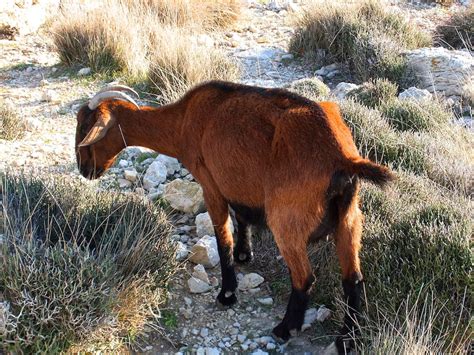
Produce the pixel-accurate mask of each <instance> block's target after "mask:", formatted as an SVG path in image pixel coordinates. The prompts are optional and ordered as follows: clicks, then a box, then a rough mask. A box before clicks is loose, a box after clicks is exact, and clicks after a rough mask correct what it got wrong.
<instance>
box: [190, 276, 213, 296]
mask: <svg viewBox="0 0 474 355" xmlns="http://www.w3.org/2000/svg"><path fill="white" fill-rule="evenodd" d="M188 287H189V291H191V293H204V292H208V291H209V290H211V286H210V285H209V284H208V283H206V282H204V281H202V280H200V279H197V278H195V277H194V276H192V277H191V278H190V279H189V280H188Z"/></svg>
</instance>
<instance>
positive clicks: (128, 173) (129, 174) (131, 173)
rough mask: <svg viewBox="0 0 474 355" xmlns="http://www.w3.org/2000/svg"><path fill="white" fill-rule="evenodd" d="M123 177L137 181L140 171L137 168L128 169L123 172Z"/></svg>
mask: <svg viewBox="0 0 474 355" xmlns="http://www.w3.org/2000/svg"><path fill="white" fill-rule="evenodd" d="M123 177H124V178H125V179H127V180H128V181H131V182H135V181H137V177H138V173H137V171H136V170H135V169H127V170H125V171H124V172H123Z"/></svg>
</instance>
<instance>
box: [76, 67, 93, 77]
mask: <svg viewBox="0 0 474 355" xmlns="http://www.w3.org/2000/svg"><path fill="white" fill-rule="evenodd" d="M90 73H91V68H89V67H86V68H82V69H81V70H79V71H78V72H77V75H79V76H85V75H89V74H90Z"/></svg>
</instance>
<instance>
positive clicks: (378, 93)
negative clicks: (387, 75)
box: [348, 79, 398, 108]
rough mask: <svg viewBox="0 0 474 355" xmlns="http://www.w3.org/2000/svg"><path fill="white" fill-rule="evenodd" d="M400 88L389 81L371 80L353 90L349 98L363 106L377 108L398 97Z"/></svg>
mask: <svg viewBox="0 0 474 355" xmlns="http://www.w3.org/2000/svg"><path fill="white" fill-rule="evenodd" d="M397 93H398V86H397V84H394V83H392V82H390V81H388V80H387V79H375V80H370V81H368V82H366V83H364V84H362V85H361V86H360V87H358V88H357V89H354V90H352V91H351V92H350V93H349V94H348V97H349V98H351V97H352V98H354V100H356V101H358V102H360V103H361V104H363V105H365V106H367V107H370V108H376V107H378V106H380V105H381V104H382V103H385V102H388V101H390V100H392V99H394V98H396V97H397Z"/></svg>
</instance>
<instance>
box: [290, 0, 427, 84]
mask: <svg viewBox="0 0 474 355" xmlns="http://www.w3.org/2000/svg"><path fill="white" fill-rule="evenodd" d="M430 43H431V38H430V37H429V35H427V34H425V33H424V32H423V31H421V30H420V29H418V28H416V27H414V26H413V24H408V23H407V22H405V20H404V18H403V17H402V16H401V15H399V14H395V13H392V12H390V11H388V10H387V9H386V6H384V4H383V3H382V2H381V1H377V0H364V1H360V2H353V3H351V4H347V2H343V1H336V2H335V3H331V4H328V3H327V2H323V1H321V0H313V1H312V2H311V4H310V6H309V8H308V9H306V10H305V11H304V13H303V15H302V16H301V17H300V18H299V19H298V20H297V29H296V31H295V35H294V36H293V38H292V39H291V43H290V50H291V51H292V52H294V53H295V54H298V55H305V56H308V57H309V58H311V57H312V58H315V57H317V55H318V51H319V50H323V51H324V52H325V54H326V56H325V58H324V59H325V61H331V62H334V61H337V62H345V63H348V64H349V66H350V69H351V71H352V72H353V73H354V74H355V75H356V78H357V79H359V80H361V81H366V80H368V79H369V78H376V77H383V78H387V79H389V80H391V81H394V82H400V81H402V80H403V79H404V75H405V70H406V68H405V60H404V58H403V56H402V55H401V53H402V51H403V50H406V49H413V48H418V47H422V46H426V45H429V44H430Z"/></svg>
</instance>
